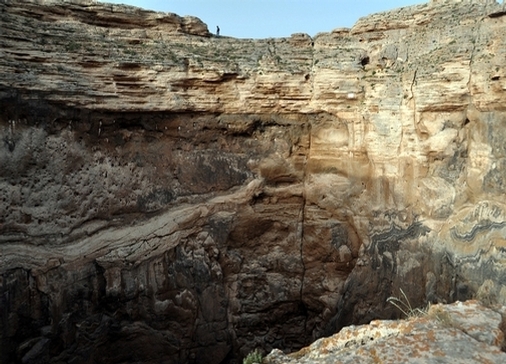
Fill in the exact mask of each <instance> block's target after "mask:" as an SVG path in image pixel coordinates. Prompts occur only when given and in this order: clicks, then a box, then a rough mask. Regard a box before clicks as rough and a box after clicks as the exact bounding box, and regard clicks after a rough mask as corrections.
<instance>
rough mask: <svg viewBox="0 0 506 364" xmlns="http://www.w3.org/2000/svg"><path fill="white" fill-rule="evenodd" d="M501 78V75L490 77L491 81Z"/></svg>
mask: <svg viewBox="0 0 506 364" xmlns="http://www.w3.org/2000/svg"><path fill="white" fill-rule="evenodd" d="M500 78H501V76H494V77H492V78H491V80H492V81H499V79H500Z"/></svg>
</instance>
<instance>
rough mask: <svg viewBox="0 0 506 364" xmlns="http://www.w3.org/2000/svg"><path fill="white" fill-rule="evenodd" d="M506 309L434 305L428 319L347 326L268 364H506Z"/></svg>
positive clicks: (269, 358)
mask: <svg viewBox="0 0 506 364" xmlns="http://www.w3.org/2000/svg"><path fill="white" fill-rule="evenodd" d="M505 318H506V307H504V306H503V307H496V308H495V309H491V308H487V307H484V306H483V305H481V304H480V303H478V302H477V301H467V302H456V303H454V304H451V305H440V304H439V305H434V306H431V307H430V309H428V310H427V312H426V313H425V314H424V315H423V316H415V317H412V318H410V319H407V320H400V321H383V320H381V321H380V320H378V321H373V322H371V323H370V324H369V325H363V326H348V327H345V328H343V329H342V330H341V331H340V332H339V333H337V334H335V335H333V336H331V337H328V338H324V339H319V340H317V341H315V342H314V343H313V344H311V345H310V346H309V347H306V348H304V349H302V350H300V351H298V352H296V353H293V354H289V355H285V354H283V352H282V351H280V350H273V351H272V352H271V353H270V354H269V355H268V356H267V357H266V358H265V359H264V360H263V362H262V363H263V364H334V363H340V364H356V363H364V364H369V363H375V364H395V363H404V364H414V363H419V364H422V363H448V364H450V363H459V364H476V363H490V364H493V363H506V353H504V352H503V351H501V350H502V349H504V348H505V347H506V341H505V332H504V329H505V328H506V322H505V321H504V320H505Z"/></svg>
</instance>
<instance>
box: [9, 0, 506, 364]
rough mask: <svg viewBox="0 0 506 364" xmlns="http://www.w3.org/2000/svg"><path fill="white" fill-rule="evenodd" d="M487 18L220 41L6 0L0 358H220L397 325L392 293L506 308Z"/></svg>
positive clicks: (187, 23)
mask: <svg viewBox="0 0 506 364" xmlns="http://www.w3.org/2000/svg"><path fill="white" fill-rule="evenodd" d="M504 13H505V7H504V4H502V5H500V4H497V3H495V2H493V1H483V2H469V1H462V2H459V1H444V2H443V1H437V2H436V1H434V2H431V3H429V4H422V5H417V6H413V7H406V8H403V9H398V10H393V11H390V12H384V13H380V14H375V15H371V16H368V17H365V18H362V19H360V20H359V21H358V22H357V24H356V25H355V26H354V27H353V28H352V29H336V30H334V31H332V32H329V33H320V34H318V35H317V36H315V37H314V38H310V37H309V36H307V35H304V34H294V35H292V36H291V37H287V38H280V39H263V40H252V39H242V40H239V39H233V38H228V37H213V36H211V35H210V34H209V32H208V30H207V26H206V25H205V24H203V23H202V22H200V21H199V20H197V19H196V18H192V17H187V18H182V17H179V16H177V15H175V14H170V13H156V12H151V11H145V10H142V9H138V8H134V7H128V6H121V5H110V4H101V3H97V2H91V1H71V2H68V1H65V2H61V1H49V2H48V1H18V0H6V1H3V2H2V3H1V4H0V139H1V140H2V141H3V143H2V144H1V149H0V176H1V178H0V257H1V261H2V264H1V268H0V271H1V273H2V276H1V281H0V285H1V286H2V292H4V293H5V294H3V296H2V302H1V303H2V307H9V309H8V311H5V312H4V315H2V316H1V317H2V318H1V320H2V327H7V330H6V331H2V333H1V334H2V337H1V340H2V344H3V343H4V342H6V343H7V344H6V345H7V347H9V348H12V349H9V351H7V352H5V351H4V352H3V353H2V355H4V356H5V357H6V358H5V359H4V358H3V357H2V358H1V359H2V360H3V361H6V362H9V361H23V360H24V361H25V362H27V363H30V362H34V361H36V360H39V362H51V360H53V358H50V353H55V352H57V353H58V357H57V358H54V361H59V362H66V361H69V360H70V359H71V358H74V357H76V356H78V355H81V354H82V355H84V356H86V357H89V358H91V359H90V360H92V361H93V360H96V359H97V358H99V357H104V358H107V360H109V361H110V362H129V361H130V362H132V361H135V360H137V361H139V360H143V361H144V362H157V361H158V362H160V361H166V362H202V361H203V360H204V359H205V360H206V362H209V363H219V362H222V361H223V360H235V359H237V358H240V357H241V356H244V355H245V354H247V353H248V352H249V351H251V350H253V349H254V348H256V347H261V348H263V350H264V351H270V350H272V349H273V348H279V347H282V348H283V349H285V350H291V351H294V350H297V349H299V348H301V347H303V346H304V345H307V344H309V343H310V342H311V341H313V340H314V339H316V338H319V337H321V336H322V335H324V334H332V333H334V332H336V331H338V330H340V329H341V328H342V327H343V326H345V325H349V324H359V323H366V322H369V321H371V320H373V319H378V318H395V317H398V312H396V311H395V309H394V308H393V307H391V306H390V305H388V304H387V303H386V298H387V297H389V296H391V295H392V293H393V292H397V290H398V289H399V288H402V289H403V290H404V291H405V292H406V293H407V295H408V297H409V299H410V300H411V302H412V303H413V304H414V305H417V306H418V305H422V304H425V303H426V302H429V301H430V302H453V301H455V300H462V301H464V300H466V299H469V298H473V297H475V296H476V295H479V296H480V298H481V299H483V300H484V301H487V302H489V303H494V302H499V303H501V304H504V302H506V301H505V300H506V287H505V285H504V284H503V283H502V281H503V279H502V277H503V276H504V271H505V268H504V261H505V260H504V246H505V244H504V236H505V226H506V220H505V216H506V207H505V203H506V202H505V200H504V196H505V193H504V192H505V178H504V176H505V170H506V163H505V157H506V150H505V148H504V143H503V142H504V139H505V133H504V130H505V129H504V123H505V121H506V115H505V111H506V110H505V107H504V105H506V103H505V101H506V100H505V95H506V94H505V93H504V90H505V86H504V82H505V81H504V79H505V74H504V59H505V49H506V44H505V40H504V37H502V36H501V35H502V34H503V33H504V27H505V23H504V22H505V19H506V17H505V16H504ZM27 302H28V303H27ZM88 338H91V339H90V340H88ZM118 338H119V339H121V340H119V339H118ZM150 338H153V340H151V339H150ZM111 342H115V343H118V344H115V345H113V346H111V345H110V344H111ZM61 343H63V344H61ZM122 343H123V344H122ZM125 347H127V348H128V347H132V348H135V352H136V353H137V354H136V355H137V357H133V356H131V355H130V352H129V351H126V350H124V349H125ZM51 355H52V354H51ZM129 355H130V356H129ZM136 358H137V359H136ZM139 358H140V359H139ZM97 360H98V359H97ZM238 360H239V359H238Z"/></svg>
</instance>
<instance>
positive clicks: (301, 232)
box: [298, 122, 311, 341]
mask: <svg viewBox="0 0 506 364" xmlns="http://www.w3.org/2000/svg"><path fill="white" fill-rule="evenodd" d="M307 132H308V149H307V151H306V155H305V157H304V166H303V176H302V183H303V186H304V188H303V190H302V206H301V210H300V214H299V231H298V235H299V242H300V245H299V249H300V250H299V251H300V262H301V265H302V275H301V282H300V292H299V300H300V303H301V305H302V306H303V307H304V309H306V315H305V317H304V341H306V339H307V336H308V332H307V321H308V315H307V307H306V305H305V304H304V279H305V276H306V266H305V264H304V239H305V237H304V224H305V211H306V192H305V184H306V172H307V160H308V156H309V153H310V151H311V123H310V122H309V123H308V131H307Z"/></svg>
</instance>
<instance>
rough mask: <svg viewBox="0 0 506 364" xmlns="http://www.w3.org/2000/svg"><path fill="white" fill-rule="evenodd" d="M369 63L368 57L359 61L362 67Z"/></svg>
mask: <svg viewBox="0 0 506 364" xmlns="http://www.w3.org/2000/svg"><path fill="white" fill-rule="evenodd" d="M369 62H370V59H369V56H364V57H362V58H361V59H360V64H361V65H362V67H364V66H366V65H368V64H369Z"/></svg>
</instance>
